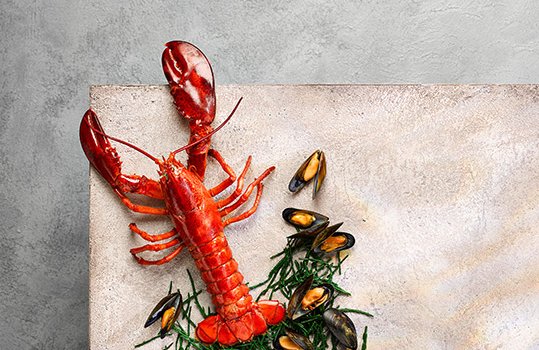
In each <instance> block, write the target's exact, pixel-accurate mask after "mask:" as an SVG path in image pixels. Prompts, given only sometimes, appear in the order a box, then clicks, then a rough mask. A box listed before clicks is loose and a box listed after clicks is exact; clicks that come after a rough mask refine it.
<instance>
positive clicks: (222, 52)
mask: <svg viewBox="0 0 539 350" xmlns="http://www.w3.org/2000/svg"><path fill="white" fill-rule="evenodd" d="M0 10H1V11H0V30H1V33H2V39H1V42H0V62H1V65H0V67H1V77H2V79H1V80H0V89H1V93H0V121H1V125H0V145H1V147H0V164H2V167H1V173H0V175H1V176H0V184H1V186H0V201H1V203H2V206H1V213H0V215H1V218H2V226H1V228H0V230H1V233H0V237H1V238H0V297H1V298H0V314H1V315H2V317H1V318H0V348H1V349H76V348H84V347H87V344H88V335H87V326H88V313H87V307H88V300H87V298H88V294H87V293H88V292H87V289H88V281H87V280H88V259H87V255H88V251H87V249H88V248H87V239H88V218H87V213H88V189H87V186H88V177H87V174H88V166H87V161H86V159H85V158H84V156H83V154H82V152H81V150H80V146H79V141H78V123H79V121H80V118H81V116H82V114H83V112H84V111H85V110H86V108H87V107H88V87H89V85H91V84H105V83H114V84H143V83H144V84H146V83H148V84H155V83H157V84H161V83H164V82H165V79H164V78H163V76H162V73H161V66H160V55H161V51H162V49H163V43H164V42H166V41H168V40H172V39H182V40H187V41H191V42H193V43H196V44H197V45H198V46H199V47H200V48H201V49H202V50H203V51H204V52H205V53H206V55H207V56H208V57H209V58H210V60H211V62H212V64H213V66H214V71H215V75H216V80H217V84H228V83H537V82H538V81H539V79H538V78H539V63H538V61H539V53H538V46H539V39H538V36H539V25H538V23H539V3H538V2H537V1H533V0H530V1H524V0H516V1H515V0H506V1H492V0H479V1H477V0H474V1H472V0H466V1H460V2H458V3H457V1H444V0H431V1H336V2H332V3H331V4H329V2H328V1H307V0H301V1H296V2H295V3H294V4H289V3H288V2H284V1H274V2H272V4H271V5H268V2H267V1H246V2H225V1H219V2H216V3H213V2H210V1H197V2H183V1H162V0H160V1H149V0H133V1H130V2H127V1H114V2H113V1H108V0H107V1H99V0H91V1H72V0H51V1H28V0H24V1H21V0H17V1H10V0H3V1H2V2H1V3H0ZM111 234H114V233H111Z"/></svg>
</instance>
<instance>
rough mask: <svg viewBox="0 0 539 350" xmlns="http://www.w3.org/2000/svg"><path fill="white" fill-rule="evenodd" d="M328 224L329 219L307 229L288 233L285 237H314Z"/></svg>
mask: <svg viewBox="0 0 539 350" xmlns="http://www.w3.org/2000/svg"><path fill="white" fill-rule="evenodd" d="M328 226H329V221H326V222H322V223H320V224H319V225H316V226H312V227H309V228H308V229H305V230H302V231H299V232H298V233H296V234H293V235H290V236H288V237H287V238H294V239H315V238H316V236H318V235H319V234H320V232H322V231H324V230H325V229H326V228H327V227H328Z"/></svg>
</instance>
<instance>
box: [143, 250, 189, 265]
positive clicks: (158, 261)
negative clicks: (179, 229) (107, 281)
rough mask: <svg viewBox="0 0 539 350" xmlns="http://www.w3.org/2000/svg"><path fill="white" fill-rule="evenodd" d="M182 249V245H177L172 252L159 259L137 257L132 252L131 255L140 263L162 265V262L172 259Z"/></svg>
mask: <svg viewBox="0 0 539 350" xmlns="http://www.w3.org/2000/svg"><path fill="white" fill-rule="evenodd" d="M182 249H183V246H179V247H178V248H176V249H175V250H174V251H173V252H172V253H170V254H169V255H167V256H165V257H164V258H162V259H159V260H146V259H143V258H141V257H139V256H137V255H134V254H133V256H134V257H135V259H136V260H137V262H138V263H139V264H141V265H163V264H165V263H167V262H169V261H170V260H172V259H174V258H175V257H176V255H178V254H180V252H181V251H182Z"/></svg>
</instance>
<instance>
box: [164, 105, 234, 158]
mask: <svg viewBox="0 0 539 350" xmlns="http://www.w3.org/2000/svg"><path fill="white" fill-rule="evenodd" d="M241 100H243V97H240V99H239V100H238V102H237V103H236V107H234V109H233V110H232V112H230V115H229V116H228V117H227V118H226V119H225V121H224V122H222V123H221V124H220V125H219V126H218V127H216V128H215V129H213V131H212V132H210V133H209V134H208V135H206V136H204V137H202V138H200V139H198V140H196V141H194V142H191V143H189V144H187V145H185V146H183V147H182V148H178V149H177V150H175V151H174V152H172V153H171V154H172V155H173V156H175V155H176V154H177V153H179V152H181V151H185V150H186V149H188V148H191V147H193V146H195V145H197V144H199V143H201V142H202V141H204V140H206V139H207V138H210V137H211V136H213V134H215V133H216V132H217V131H219V130H220V129H221V128H222V127H223V126H225V124H226V123H228V121H229V120H230V118H232V116H233V115H234V112H236V109H238V106H239V105H240V102H241Z"/></svg>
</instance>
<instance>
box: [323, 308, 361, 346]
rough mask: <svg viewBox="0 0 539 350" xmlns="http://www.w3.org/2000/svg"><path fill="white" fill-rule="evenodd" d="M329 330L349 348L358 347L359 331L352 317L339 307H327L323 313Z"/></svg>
mask: <svg viewBox="0 0 539 350" xmlns="http://www.w3.org/2000/svg"><path fill="white" fill-rule="evenodd" d="M322 317H323V319H324V322H325V323H326V326H327V327H328V329H329V331H330V332H331V334H333V336H334V337H335V338H337V340H338V341H339V343H341V344H342V345H344V346H345V348H348V349H353V350H355V349H357V333H356V327H355V326H354V322H352V320H351V319H350V317H348V316H346V314H345V313H344V312H342V311H339V310H337V309H327V310H326V311H324V313H323V314H322Z"/></svg>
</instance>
